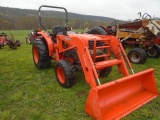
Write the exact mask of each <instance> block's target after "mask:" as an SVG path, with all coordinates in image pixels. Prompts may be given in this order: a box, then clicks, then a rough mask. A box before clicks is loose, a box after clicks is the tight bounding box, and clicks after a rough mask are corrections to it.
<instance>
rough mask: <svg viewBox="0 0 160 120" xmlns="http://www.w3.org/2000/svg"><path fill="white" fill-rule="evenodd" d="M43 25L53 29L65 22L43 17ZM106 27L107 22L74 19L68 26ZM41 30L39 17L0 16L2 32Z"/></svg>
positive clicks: (78, 27) (80, 27)
mask: <svg viewBox="0 0 160 120" xmlns="http://www.w3.org/2000/svg"><path fill="white" fill-rule="evenodd" d="M42 24H43V25H44V26H45V27H46V28H47V29H51V28H52V27H53V26H54V25H62V26H63V25H64V24H65V20H64V19H62V18H52V17H42ZM99 25H102V26H106V25H107V22H103V21H95V20H94V21H90V20H82V19H76V18H72V19H69V21H68V26H70V27H72V28H74V29H85V28H92V27H95V26H99ZM37 28H39V21H38V17H37V16H18V17H17V16H12V17H11V16H9V17H2V15H1V16H0V29H1V30H8V29H11V30H35V29H37Z"/></svg>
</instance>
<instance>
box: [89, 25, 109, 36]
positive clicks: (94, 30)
mask: <svg viewBox="0 0 160 120" xmlns="http://www.w3.org/2000/svg"><path fill="white" fill-rule="evenodd" d="M88 33H89V34H98V35H107V32H106V31H105V30H104V29H103V28H101V27H94V28H92V29H91V30H90V31H89V32H88Z"/></svg>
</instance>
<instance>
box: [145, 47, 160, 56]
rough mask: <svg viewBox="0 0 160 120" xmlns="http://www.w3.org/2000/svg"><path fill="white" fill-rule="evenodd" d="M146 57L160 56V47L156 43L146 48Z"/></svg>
mask: <svg viewBox="0 0 160 120" xmlns="http://www.w3.org/2000/svg"><path fill="white" fill-rule="evenodd" d="M147 55H148V57H151V58H158V57H159V56H160V47H159V46H158V45H154V46H153V47H151V48H149V49H148V50H147Z"/></svg>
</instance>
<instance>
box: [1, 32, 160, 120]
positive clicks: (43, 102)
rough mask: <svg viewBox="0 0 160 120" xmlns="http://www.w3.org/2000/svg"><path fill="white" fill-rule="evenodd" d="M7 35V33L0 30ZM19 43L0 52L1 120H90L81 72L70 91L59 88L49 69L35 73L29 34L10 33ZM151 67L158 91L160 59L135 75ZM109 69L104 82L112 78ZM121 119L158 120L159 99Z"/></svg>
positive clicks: (150, 61)
mask: <svg viewBox="0 0 160 120" xmlns="http://www.w3.org/2000/svg"><path fill="white" fill-rule="evenodd" d="M1 32H6V33H7V34H8V35H9V33H8V31H0V33H1ZM11 32H12V34H13V35H14V37H15V38H16V39H18V40H20V41H21V42H22V44H21V47H18V48H17V50H12V49H10V48H9V47H8V46H5V47H4V48H3V49H0V82H1V83H0V120H92V118H91V117H90V116H89V115H87V114H86V112H85V110H84V107H85V102H86V99H87V96H88V93H89V90H90V87H89V85H88V84H87V83H86V82H85V79H84V75H83V73H81V72H79V73H77V79H78V82H77V84H76V85H74V86H73V87H72V88H69V89H65V88H62V87H61V86H60V85H59V84H58V82H57V81H56V78H55V73H54V66H55V62H52V67H51V68H50V69H45V70H38V69H36V68H35V66H34V63H33V60H32V51H31V50H32V46H31V45H30V44H26V43H25V37H26V36H27V34H28V32H29V31H24V30H17V31H11ZM151 67H153V68H154V69H155V76H156V81H157V84H158V89H159V91H160V58H159V59H152V58H148V59H147V61H146V63H145V64H142V65H133V68H134V70H135V72H139V71H143V70H146V69H148V68H151ZM117 76H119V75H118V73H117V70H116V69H114V70H112V72H111V74H110V75H109V76H108V77H107V78H106V79H114V78H116V77H117ZM123 119H124V120H160V97H158V98H156V99H154V100H152V101H151V102H149V103H147V104H146V105H144V106H143V107H141V108H139V109H138V110H136V111H134V112H132V113H131V114H130V115H128V116H127V117H125V118H123Z"/></svg>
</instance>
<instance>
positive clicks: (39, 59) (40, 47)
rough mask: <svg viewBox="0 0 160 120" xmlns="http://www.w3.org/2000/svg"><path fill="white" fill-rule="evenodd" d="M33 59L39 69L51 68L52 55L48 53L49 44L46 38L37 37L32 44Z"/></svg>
mask: <svg viewBox="0 0 160 120" xmlns="http://www.w3.org/2000/svg"><path fill="white" fill-rule="evenodd" d="M32 54H33V61H34V64H35V66H36V67H37V68H38V69H44V68H49V67H50V66H51V57H50V56H49V53H48V46H47V44H46V42H45V40H44V39H37V40H35V41H34V43H33V45H32Z"/></svg>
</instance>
